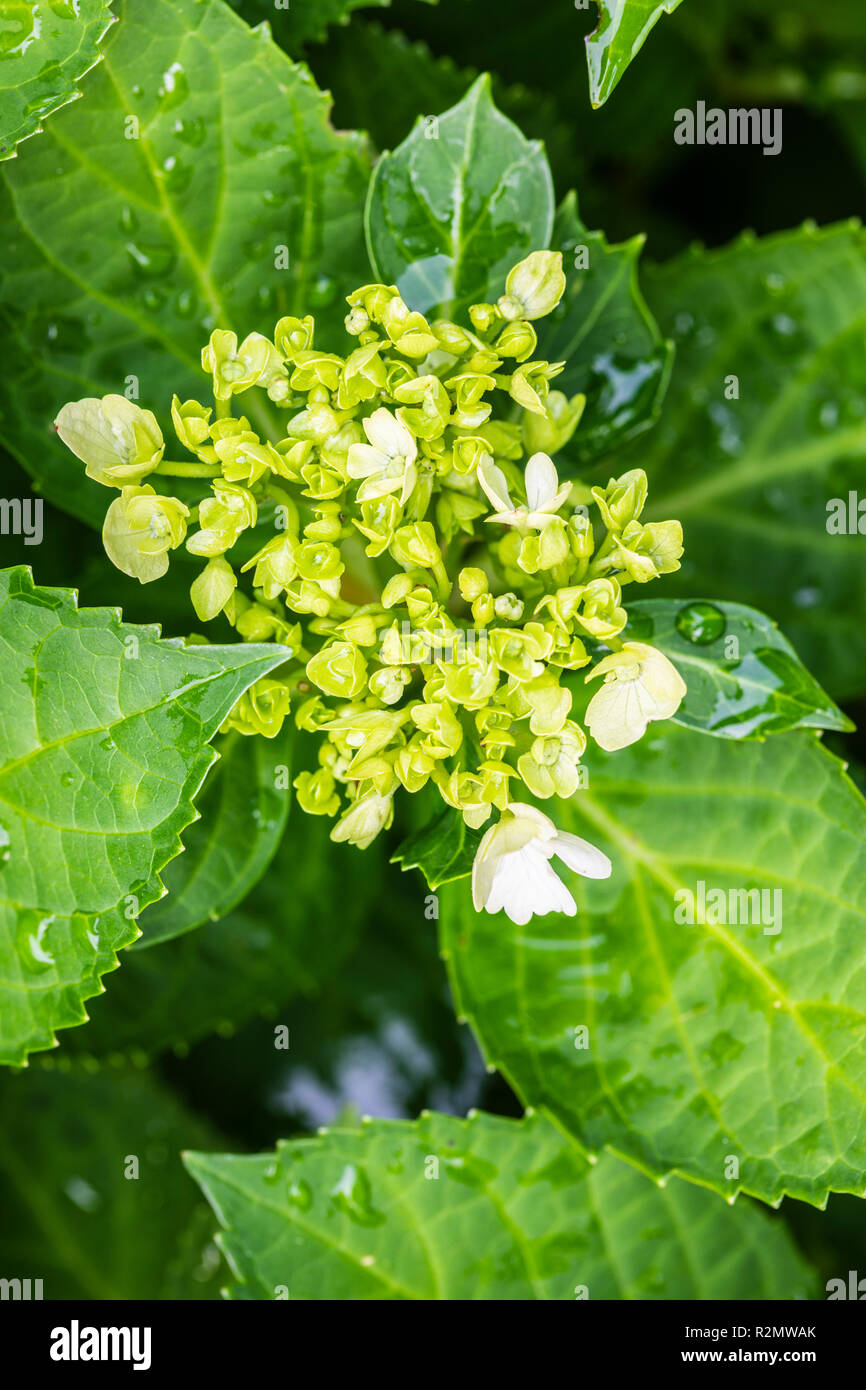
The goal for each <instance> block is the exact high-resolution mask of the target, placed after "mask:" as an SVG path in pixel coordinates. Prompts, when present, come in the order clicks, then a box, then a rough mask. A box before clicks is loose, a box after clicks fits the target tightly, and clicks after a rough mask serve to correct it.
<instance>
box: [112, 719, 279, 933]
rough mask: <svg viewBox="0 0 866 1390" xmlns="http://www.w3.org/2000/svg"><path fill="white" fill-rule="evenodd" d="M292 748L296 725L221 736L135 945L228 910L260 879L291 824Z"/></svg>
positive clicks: (178, 931)
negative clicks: (262, 734) (271, 735)
mask: <svg viewBox="0 0 866 1390" xmlns="http://www.w3.org/2000/svg"><path fill="white" fill-rule="evenodd" d="M291 747H292V730H291V726H284V727H283V730H282V732H281V733H280V734H278V735H277V737H276V738H275V739H265V738H249V737H245V736H244V735H242V734H238V733H232V734H229V735H227V736H226V738H225V739H224V740H222V741H221V743H220V745H219V749H218V751H219V755H220V758H219V762H218V763H217V764H216V767H215V768H214V769H213V771H212V772H211V774H210V776H209V777H208V779H207V781H206V783H205V785H204V789H203V791H202V794H201V796H200V797H199V799H198V814H199V817H200V819H198V820H196V821H195V822H194V823H193V824H192V825H191V826H190V827H189V829H188V830H187V831H186V833H185V834H184V837H183V841H184V853H183V854H181V855H179V856H178V858H177V859H175V860H173V861H172V863H171V864H170V865H168V867H167V868H166V870H165V873H164V874H163V876H162V878H163V883H164V884H165V888H166V896H165V897H164V898H161V899H160V901H159V902H156V903H153V904H152V906H151V907H149V908H147V909H146V911H145V912H144V914H143V915H142V918H141V920H140V922H139V926H140V927H141V937H140V938H139V941H138V943H137V945H136V948H135V949H136V950H141V949H143V948H144V947H146V946H153V945H155V944H157V943H158V942H160V941H168V940H170V939H171V937H174V936H180V935H182V934H183V933H184V932H188V931H192V929H193V928H194V927H200V926H201V925H202V923H203V922H207V921H215V920H217V919H218V918H220V917H224V916H225V915H226V913H227V912H230V911H231V910H232V908H234V907H236V906H237V905H238V903H239V902H241V901H242V900H243V899H244V898H245V897H246V896H247V894H248V893H249V891H250V889H251V888H253V887H254V885H255V884H256V883H257V882H258V880H259V879H260V878H261V876H262V874H263V873H264V872H265V870H266V869H267V867H268V865H269V863H270V862H271V859H272V858H273V856H274V853H275V852H276V849H277V846H278V845H279V843H280V840H281V839H282V837H283V832H284V831H285V828H286V820H287V819H288V815H289V805H290V801H291V792H290V791H289V783H288V773H289V769H290V767H291ZM283 769H284V772H282V774H281V775H279V774H280V773H281V770H283ZM278 782H279V783H280V785H277V783H278ZM283 787H284V788H285V789H283Z"/></svg>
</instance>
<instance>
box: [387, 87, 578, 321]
mask: <svg viewBox="0 0 866 1390" xmlns="http://www.w3.org/2000/svg"><path fill="white" fill-rule="evenodd" d="M552 225H553V183H552V180H551V177H550V168H549V166H548V163H547V157H546V155H545V153H544V149H543V147H542V146H541V145H540V144H539V143H538V142H537V141H534V140H526V139H525V138H524V136H523V135H522V134H521V132H520V131H519V130H518V129H517V127H516V126H515V125H513V124H512V123H511V121H509V120H508V119H507V117H505V116H503V115H502V113H501V112H500V111H498V110H497V109H496V106H495V105H494V103H493V99H492V97H491V95H490V79H489V77H487V76H484V77H479V78H478V80H477V82H475V83H473V85H472V86H471V87H470V89H469V91H468V92H467V94H466V96H465V97H464V98H463V100H462V101H461V102H459V103H458V105H457V106H454V107H452V108H451V110H450V111H446V112H445V114H444V115H442V116H439V117H438V127H431V126H429V125H428V120H427V118H425V117H419V119H418V121H417V122H416V124H415V127H414V129H413V130H412V133H411V134H410V135H409V136H407V138H406V139H405V140H404V141H403V143H402V145H400V146H399V147H398V148H397V149H396V150H395V151H394V153H393V154H389V153H386V154H383V155H382V157H381V159H380V160H379V163H378V164H377V165H376V169H375V172H374V175H373V180H372V182H371V184H370V194H369V198H368V200H367V245H368V248H369V252H370V259H371V261H372V263H373V268H374V271H375V273H376V275H377V276H378V277H379V278H380V280H382V281H384V282H386V283H388V284H391V283H392V282H393V283H394V284H396V286H397V288H398V289H399V290H400V293H401V294H402V295H403V298H404V299H405V300H406V302H407V303H408V304H409V305H410V306H411V307H412V308H413V309H417V310H419V311H420V312H421V313H425V314H426V313H429V312H431V311H435V312H437V313H442V314H445V315H449V316H453V315H455V314H456V315H461V314H463V313H464V312H465V310H466V309H467V307H468V306H469V305H470V304H473V303H475V302H481V301H486V300H489V299H490V298H492V297H495V296H498V295H500V294H501V293H502V292H503V290H504V286H505V277H506V275H507V273H508V271H509V270H510V269H511V267H512V266H513V265H514V264H515V263H516V262H517V261H519V260H520V259H521V258H522V257H523V256H525V255H527V253H528V252H530V251H533V250H538V249H539V248H541V247H546V246H547V243H548V240H549V238H550V232H551V227H552Z"/></svg>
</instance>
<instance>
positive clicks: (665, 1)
mask: <svg viewBox="0 0 866 1390" xmlns="http://www.w3.org/2000/svg"><path fill="white" fill-rule="evenodd" d="M596 4H597V5H598V9H599V14H600V16H601V18H600V20H599V25H598V28H597V29H595V30H593V32H592V33H591V34H590V35H589V37H588V38H587V40H586V59H587V63H588V65H589V95H590V100H591V101H592V104H593V106H602V105H603V104H604V102H606V101H607V99H608V97H609V96H610V94H611V92H612V91H613V89H614V87H615V86H616V84H617V83H618V82H619V80H620V78H621V77H622V75H623V73H624V72H625V70H626V68H627V67H628V65H629V63H630V62H631V60H632V58H635V57H636V56H637V54H638V53H639V52H640V50H641V49H642V48H643V46H644V43H645V41H646V38H647V35H648V34H649V32H650V30H651V29H652V28H653V27H654V25H656V24H657V23H658V21H659V20H660V19H661V17H662V15H665V14H673V12H674V10H675V9H677V7H678V6H679V5H681V4H682V0H596Z"/></svg>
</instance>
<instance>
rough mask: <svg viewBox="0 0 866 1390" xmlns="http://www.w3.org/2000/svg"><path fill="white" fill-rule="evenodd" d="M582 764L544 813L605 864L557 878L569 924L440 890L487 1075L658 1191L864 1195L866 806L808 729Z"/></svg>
mask: <svg viewBox="0 0 866 1390" xmlns="http://www.w3.org/2000/svg"><path fill="white" fill-rule="evenodd" d="M587 763H588V767H589V788H588V789H586V790H581V791H579V792H578V793H577V794H576V795H575V796H574V797H572V799H571V800H570V801H568V802H553V803H552V802H545V803H544V806H545V810H546V811H547V813H548V814H549V815H551V816H552V817H553V819H554V820H555V821H556V823H557V824H558V825H559V826H560V828H561V829H563V830H567V831H573V832H576V833H577V834H579V835H581V836H583V837H584V838H586V839H588V840H590V841H591V842H592V843H593V844H597V845H599V846H600V847H601V848H603V849H604V850H605V852H606V853H608V854H609V855H610V857H611V859H612V861H613V873H612V876H611V878H609V879H606V880H596V881H590V880H588V879H577V878H576V877H575V876H574V875H571V874H570V873H569V872H568V870H565V869H563V876H564V877H565V878H567V879H568V882H569V886H570V887H571V889H572V891H573V892H574V894H575V898H576V901H577V907H578V915H577V917H576V918H569V917H561V916H546V917H535V918H533V919H532V920H531V921H530V923H529V924H528V925H527V926H525V927H517V926H514V924H513V923H511V922H510V921H509V919H508V918H507V917H505V916H504V914H497V915H495V916H490V915H488V914H487V913H477V912H475V911H474V910H473V908H472V903H471V900H470V895H469V892H468V888H467V885H466V884H464V883H461V884H457V885H455V886H454V887H452V888H448V889H445V890H444V891H443V895H442V898H441V909H440V929H441V932H442V946H443V953H444V954H445V955H446V956H447V957H448V958H449V962H450V970H451V974H452V982H453V986H454V990H455V994H456V998H457V1003H458V1009H459V1011H460V1012H461V1013H463V1014H465V1015H467V1016H468V1017H470V1019H471V1020H472V1021H473V1022H474V1024H475V1026H476V1028H477V1030H478V1033H479V1036H480V1038H481V1040H482V1043H483V1045H484V1048H485V1051H486V1053H487V1056H488V1058H489V1060H490V1062H491V1063H492V1064H495V1065H496V1066H497V1067H498V1068H499V1069H500V1070H501V1071H503V1073H504V1074H505V1076H506V1077H507V1078H508V1080H509V1081H510V1082H511V1083H512V1085H514V1086H515V1087H516V1089H517V1091H518V1093H519V1095H520V1096H521V1098H522V1099H523V1101H524V1103H526V1104H529V1105H537V1106H540V1107H543V1108H544V1109H545V1111H547V1112H548V1113H550V1114H551V1115H552V1116H553V1117H554V1118H555V1119H556V1120H557V1122H558V1123H559V1124H560V1125H562V1126H563V1127H564V1128H565V1129H566V1130H567V1131H568V1132H570V1133H572V1134H573V1135H575V1136H576V1137H577V1138H578V1139H580V1141H581V1142H582V1143H584V1144H586V1145H588V1146H590V1147H591V1148H592V1149H595V1150H598V1149H602V1148H604V1147H605V1145H607V1146H609V1147H611V1148H612V1149H614V1150H615V1151H616V1152H618V1153H620V1154H622V1155H623V1156H624V1157H627V1158H629V1159H631V1160H632V1161H633V1162H634V1163H636V1164H638V1165H639V1166H640V1167H642V1168H644V1169H645V1170H646V1171H647V1172H648V1173H651V1174H653V1175H654V1176H656V1177H664V1176H666V1175H667V1174H668V1173H670V1172H672V1171H677V1172H679V1173H681V1174H682V1175H684V1176H686V1177H690V1178H692V1179H694V1180H695V1181H697V1182H699V1183H703V1184H705V1185H707V1186H708V1187H712V1188H714V1189H715V1190H716V1191H717V1192H720V1193H723V1194H725V1195H726V1196H729V1197H730V1196H732V1195H733V1194H734V1193H736V1192H737V1190H738V1189H742V1190H743V1191H746V1192H749V1193H750V1194H752V1195H753V1196H756V1197H760V1198H762V1199H763V1200H764V1201H770V1202H777V1201H779V1200H780V1199H781V1197H782V1196H783V1194H785V1193H788V1194H790V1195H791V1196H794V1197H798V1198H800V1199H801V1200H803V1201H807V1202H812V1203H814V1204H816V1205H821V1204H822V1203H823V1202H824V1200H825V1198H826V1196H827V1193H828V1192H851V1193H856V1194H857V1195H859V1196H863V1195H866V930H864V928H866V908H864V904H863V891H862V890H863V871H862V863H863V843H864V839H866V803H864V801H863V798H862V797H861V796H860V794H859V792H857V791H856V790H855V788H854V787H853V786H852V784H851V783H850V782H849V780H848V779H847V777H845V776H844V774H843V771H842V767H841V765H840V764H839V763H838V762H837V761H836V759H835V758H833V757H832V756H831V755H830V754H829V753H827V752H826V751H825V750H824V749H823V748H822V747H821V745H820V743H819V742H818V741H817V739H816V738H815V736H814V735H810V734H805V733H799V734H793V733H792V734H789V735H788V736H787V737H786V738H771V739H767V741H766V742H765V743H734V742H732V741H731V740H729V739H710V738H705V737H702V736H700V735H698V734H696V733H694V732H693V731H692V730H689V729H681V728H676V727H675V726H673V725H670V724H666V725H664V726H658V727H657V728H656V729H654V730H653V732H652V734H651V735H648V736H647V737H646V738H645V739H644V740H643V741H642V742H640V743H637V744H634V745H633V746H632V747H631V748H628V749H624V750H623V751H621V752H619V753H616V754H614V755H609V756H606V755H604V754H602V753H601V752H600V751H597V752H593V753H591V754H589V755H588V757H587ZM701 884H703V889H702V888H701ZM687 894H690V895H691V898H689V897H688V896H686V895H687ZM702 894H703V898H702ZM710 894H713V896H712V897H711V896H710ZM749 894H751V897H747V896H746V895H749ZM756 894H757V897H756ZM722 895H724V896H722ZM731 895H734V896H731ZM690 906H691V908H692V909H693V910H692V913H691V915H692V918H693V922H694V925H690V924H689V921H688V917H689V907H690ZM582 1029H586V1030H587V1031H586V1033H582V1032H581V1031H580V1030H582ZM731 1159H735V1160H736V1163H737V1166H736V1167H735V1166H734V1165H732V1164H731V1163H730V1160H731Z"/></svg>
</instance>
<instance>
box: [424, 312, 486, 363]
mask: <svg viewBox="0 0 866 1390" xmlns="http://www.w3.org/2000/svg"><path fill="white" fill-rule="evenodd" d="M430 331H431V333H435V335H436V340H437V342H438V343H439V346H440V347H441V348H443V349H444V351H445V352H450V353H451V354H452V356H454V357H463V356H464V355H465V354H466V353H467V352H473V351H475V349H476V348H480V347H481V343H480V342H479V340H478V339H477V338H476V337H475V336H474V335H473V334H472V333H467V331H466V329H465V328H461V327H460V325H459V324H458V323H452V322H451V320H450V319H436V320H435V321H434V322H433V323H431V325H430Z"/></svg>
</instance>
